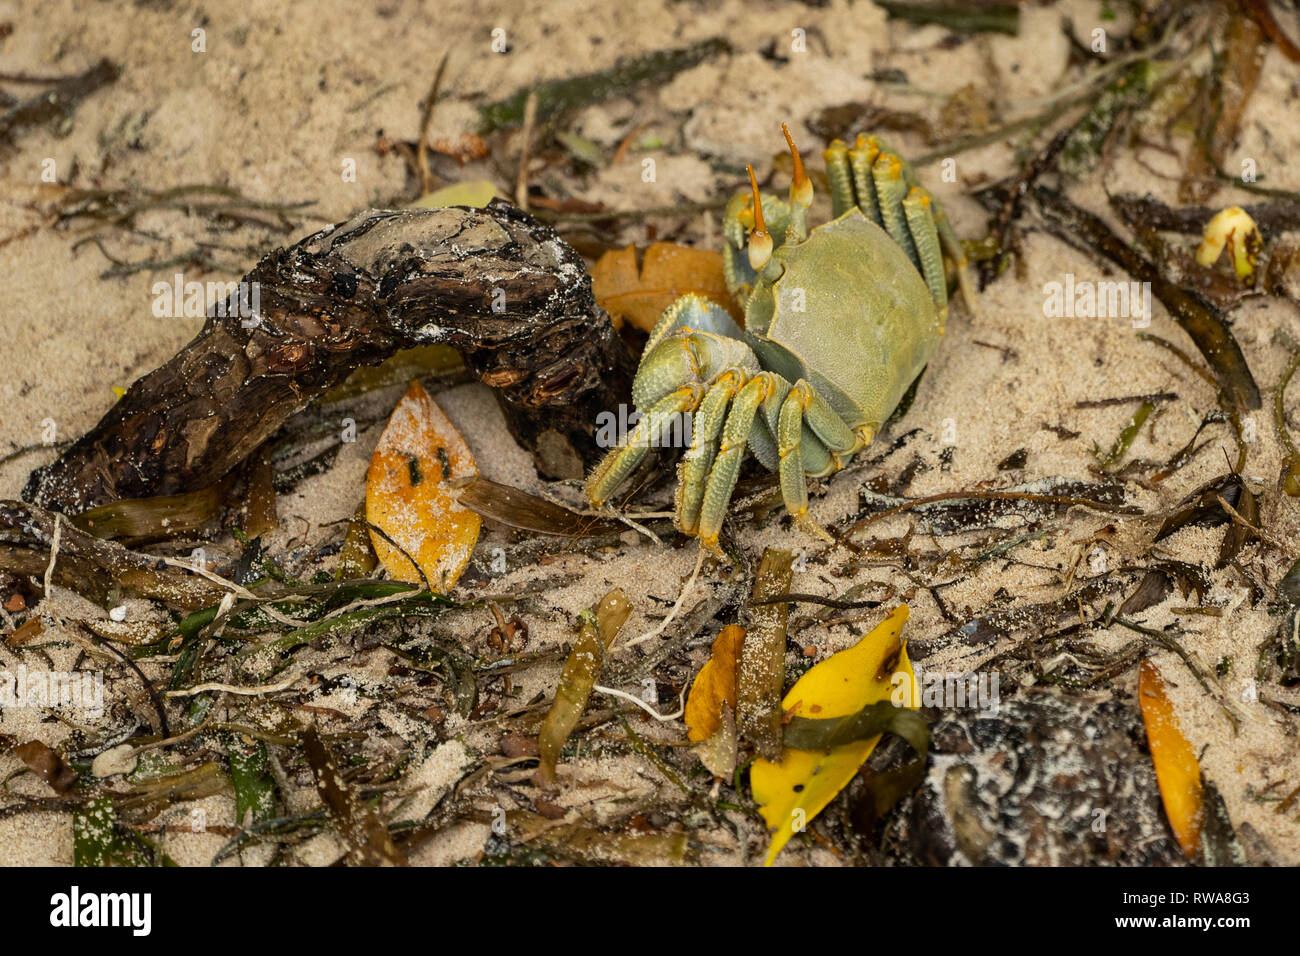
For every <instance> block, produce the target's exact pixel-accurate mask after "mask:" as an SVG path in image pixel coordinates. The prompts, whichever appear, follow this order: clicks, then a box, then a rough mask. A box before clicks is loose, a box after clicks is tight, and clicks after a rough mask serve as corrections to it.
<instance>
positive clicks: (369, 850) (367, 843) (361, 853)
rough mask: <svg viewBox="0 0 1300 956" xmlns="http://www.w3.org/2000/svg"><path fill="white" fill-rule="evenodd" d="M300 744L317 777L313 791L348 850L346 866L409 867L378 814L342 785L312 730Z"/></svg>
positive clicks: (340, 776)
mask: <svg viewBox="0 0 1300 956" xmlns="http://www.w3.org/2000/svg"><path fill="white" fill-rule="evenodd" d="M302 744H303V750H304V752H305V753H306V755H307V763H308V764H310V766H311V771H312V774H314V775H315V777H316V791H317V792H318V793H319V794H320V797H321V801H322V802H323V803H324V804H325V809H326V810H327V811H328V812H329V815H330V819H332V820H333V821H334V825H335V826H336V827H337V828H338V832H339V837H340V838H341V839H342V840H343V845H344V846H345V847H347V851H348V862H349V863H351V864H353V865H354V866H407V865H409V864H408V861H407V859H406V857H405V856H404V855H403V854H402V852H401V851H400V850H399V849H397V846H396V845H395V844H394V843H393V838H392V837H390V836H389V835H388V828H387V827H386V826H384V821H383V820H381V819H380V817H379V814H378V813H376V812H375V810H374V809H373V808H372V807H370V806H369V805H368V804H367V803H366V802H365V801H364V800H362V799H361V796H360V795H359V794H358V793H357V792H356V791H355V790H353V789H352V788H351V787H349V786H348V785H347V784H346V783H345V782H344V780H343V774H342V771H341V770H340V769H339V765H338V763H337V762H336V761H335V759H334V755H333V754H332V753H330V751H329V748H328V747H327V746H326V745H325V741H323V740H321V739H320V735H319V734H317V733H316V730H315V728H311V727H309V728H307V730H305V731H303V734H302Z"/></svg>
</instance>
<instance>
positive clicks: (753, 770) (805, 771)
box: [749, 604, 920, 866]
mask: <svg viewBox="0 0 1300 956" xmlns="http://www.w3.org/2000/svg"><path fill="white" fill-rule="evenodd" d="M908 613H909V612H908V608H907V605H906V604H902V605H899V606H898V607H896V608H895V609H894V610H893V611H891V612H890V614H889V616H888V617H886V618H885V619H884V620H883V621H881V622H880V624H878V625H877V626H876V627H875V629H874V630H872V631H871V633H870V634H868V635H867V636H866V637H864V638H862V640H860V641H858V643H856V644H854V645H853V646H852V647H850V648H848V649H847V650H843V651H840V652H839V653H838V654H833V655H831V656H830V657H828V658H827V659H826V660H824V661H822V662H821V663H820V664H818V665H817V666H816V667H814V668H812V669H811V670H810V671H808V673H806V674H804V675H803V677H801V678H799V680H798V681H796V682H795V685H794V687H792V688H790V692H789V693H788V694H786V695H785V699H784V700H783V701H782V702H781V706H782V707H783V708H784V709H785V712H786V714H787V715H788V716H791V717H812V718H816V719H822V720H824V719H828V718H831V717H847V716H849V715H850V714H855V713H857V712H858V711H860V710H862V708H864V707H867V706H869V705H871V704H874V703H876V702H877V701H880V700H884V699H886V698H889V697H891V696H893V697H894V699H895V701H896V702H897V701H898V700H900V699H901V700H902V701H903V703H904V705H905V706H908V707H911V708H913V709H914V708H916V707H917V706H918V705H919V703H920V694H919V693H918V692H917V691H918V689H917V687H916V675H915V674H913V672H912V664H911V662H910V661H909V660H908V659H907V646H906V642H905V641H903V639H902V633H903V624H904V622H906V621H907V618H908ZM895 674H902V675H905V677H903V678H902V679H901V680H899V681H895V676H894V675H895ZM903 681H906V682H907V687H905V688H904V687H902V686H901V684H902V682H903ZM896 685H899V686H897V687H896ZM895 690H896V691H897V692H896V693H894V691H895ZM879 741H880V737H879V735H877V736H875V737H871V738H868V739H867V740H858V741H854V742H853V743H848V744H842V745H841V746H838V747H834V748H832V749H831V750H830V751H815V750H796V749H794V748H793V747H786V748H784V749H783V750H782V751H781V762H780V763H772V762H771V761H769V760H764V759H763V758H761V757H760V758H758V759H757V760H755V761H754V763H753V765H752V766H751V767H750V770H749V783H750V786H751V788H752V789H753V792H754V800H755V801H757V803H758V805H759V812H760V813H762V815H763V819H764V820H765V821H766V822H767V826H768V829H769V830H770V831H771V832H772V843H771V845H770V846H769V847H768V851H767V860H766V862H765V864H764V865H766V866H771V865H772V861H773V860H774V859H776V855H777V854H778V853H780V852H781V848H782V847H784V846H785V844H786V842H787V841H788V840H789V839H790V837H791V836H793V835H794V833H795V831H796V830H799V831H802V830H803V829H804V828H805V827H806V826H807V824H808V823H809V822H811V821H812V818H813V817H815V816H817V814H818V813H820V812H821V811H822V809H823V808H825V806H826V805H827V804H828V803H830V802H831V800H833V799H835V795H836V794H837V793H839V792H840V791H841V790H842V789H844V786H845V785H846V784H847V783H848V782H849V781H850V780H852V779H853V775H854V774H856V773H857V772H858V768H859V767H861V766H862V764H863V763H864V762H865V761H866V759H867V758H868V757H869V756H871V751H872V750H874V749H875V747H876V744H877V743H878V742H879Z"/></svg>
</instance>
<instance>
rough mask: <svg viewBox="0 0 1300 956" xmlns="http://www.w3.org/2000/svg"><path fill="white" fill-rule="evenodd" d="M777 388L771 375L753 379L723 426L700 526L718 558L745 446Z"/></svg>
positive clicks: (706, 544) (704, 541) (705, 541)
mask: <svg viewBox="0 0 1300 956" xmlns="http://www.w3.org/2000/svg"><path fill="white" fill-rule="evenodd" d="M773 387H774V383H773V376H772V373H771V372H760V373H759V374H758V375H756V376H754V378H752V379H750V380H749V382H748V383H746V384H745V386H744V387H743V388H742V389H741V390H740V392H739V393H738V394H737V395H736V399H735V401H734V402H732V405H731V411H730V412H728V413H727V421H726V423H725V424H724V425H723V426H722V439H721V441H720V442H719V443H718V455H717V458H716V459H715V460H714V462H713V468H712V469H710V471H709V480H708V484H707V485H706V486H705V488H704V503H703V506H702V507H701V508H700V526H699V533H700V543H701V544H702V545H704V547H706V548H707V549H708V550H710V551H712V552H713V553H714V554H716V555H721V553H722V551H721V549H720V548H719V547H718V533H719V532H720V531H721V530H722V519H723V518H725V517H726V515H727V504H728V503H729V502H730V501H731V493H732V491H734V490H735V488H736V478H737V477H738V476H739V474H740V462H741V459H742V458H743V457H744V454H745V444H746V443H747V442H748V441H749V433H750V430H751V429H752V428H753V426H754V415H755V413H757V411H758V408H759V406H760V405H762V404H763V402H764V401H765V400H766V399H767V397H768V395H770V394H771V392H772V389H773Z"/></svg>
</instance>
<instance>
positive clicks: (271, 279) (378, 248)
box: [23, 202, 633, 513]
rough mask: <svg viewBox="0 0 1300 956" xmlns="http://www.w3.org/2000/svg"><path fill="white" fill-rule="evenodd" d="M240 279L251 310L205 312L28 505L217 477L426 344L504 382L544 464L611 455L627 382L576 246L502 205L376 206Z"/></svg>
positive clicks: (519, 426)
mask: <svg viewBox="0 0 1300 956" xmlns="http://www.w3.org/2000/svg"><path fill="white" fill-rule="evenodd" d="M244 282H245V283H247V284H248V287H249V288H251V287H252V286H251V284H252V283H258V288H259V292H260V308H259V312H258V314H257V316H256V317H255V318H253V319H247V318H240V317H238V316H235V315H229V314H214V315H210V316H209V318H208V321H207V323H206V324H205V325H204V327H203V329H202V330H201V331H200V332H199V334H198V336H197V337H195V339H194V340H193V341H192V342H190V343H189V344H188V345H187V346H185V348H184V349H182V350H181V351H180V352H179V353H177V354H176V356H174V357H173V358H172V359H171V360H170V361H169V362H167V363H166V364H165V365H163V366H162V367H161V368H158V369H156V370H155V371H153V372H150V373H149V374H148V375H146V376H144V377H143V378H141V379H139V380H138V381H136V382H135V384H134V385H132V386H131V388H130V389H129V390H128V391H127V393H126V394H125V395H124V396H123V397H122V399H121V400H120V401H119V402H117V404H115V405H114V406H113V408H112V410H110V411H109V413H108V414H107V415H105V416H104V418H103V419H102V420H101V421H100V422H99V424H98V425H96V426H95V427H94V428H93V429H92V430H91V431H90V432H89V433H88V434H86V435H85V436H84V437H82V438H81V439H80V440H79V441H77V442H76V443H75V444H73V445H72V446H71V447H69V448H68V449H67V450H65V451H64V453H63V454H62V455H61V456H60V457H59V458H58V459H57V460H56V461H55V462H53V463H52V464H50V465H48V466H46V467H44V468H40V469H37V470H36V471H34V472H33V473H32V475H31V477H30V479H29V480H28V483H27V486H26V488H25V489H24V491H23V497H24V498H25V499H27V500H29V501H32V502H35V503H37V504H40V505H42V506H44V507H48V508H53V509H55V510H58V511H63V512H67V513H75V512H79V511H82V510H84V509H86V508H90V507H93V506H95V505H99V504H103V503H105V502H108V501H114V500H117V499H120V498H143V497H150V496H154V495H170V494H177V493H181V492H186V491H192V490H195V489H198V488H203V487H206V486H208V485H211V484H212V483H213V482H214V481H217V480H218V479H220V478H221V477H222V476H223V475H225V474H226V473H228V472H229V471H230V470H231V469H232V468H234V467H235V466H236V465H238V464H239V463H240V462H241V461H243V460H244V459H245V458H246V457H247V456H248V455H249V454H251V453H252V452H253V450H254V449H256V448H257V447H258V446H259V445H260V444H261V443H262V442H264V441H265V440H266V439H268V438H269V437H270V436H271V435H272V434H274V432H275V431H276V429H278V428H279V427H280V426H281V425H282V424H283V423H284V421H285V419H287V418H288V417H289V416H290V415H292V414H293V413H294V412H297V411H299V410H300V409H302V408H303V407H304V406H305V405H306V404H307V403H308V402H310V401H311V400H312V399H313V398H315V397H316V396H318V395H320V394H321V393H322V392H324V391H325V390H327V389H329V388H330V387H332V386H334V385H337V384H338V383H339V382H341V381H342V380H343V379H344V378H346V377H347V375H348V374H349V373H350V372H352V371H353V370H354V369H356V368H358V367H359V366H363V365H372V364H377V363H379V362H381V361H383V360H384V359H385V358H386V357H388V356H389V355H391V354H392V353H393V352H395V351H396V350H398V349H401V348H409V347H412V346H416V345H425V344H430V343H443V344H446V345H450V346H453V347H455V348H456V349H459V350H460V351H461V353H462V354H463V355H464V357H465V362H466V364H467V366H468V367H469V368H470V370H471V371H472V372H473V373H474V374H475V375H477V376H478V378H479V379H480V380H482V381H483V382H486V383H487V384H488V385H491V386H493V387H494V388H495V389H497V391H498V394H499V396H500V399H501V404H502V407H503V409H504V411H505V415H506V420H507V423H508V424H509V426H510V428H511V431H512V432H513V433H514V435H515V437H516V438H517V439H518V440H519V441H520V442H521V443H522V444H523V445H524V446H525V447H527V448H529V449H530V450H532V451H533V453H534V456H535V458H536V459H537V462H538V466H539V468H540V469H541V470H542V471H543V473H545V474H548V475H550V476H553V477H575V476H578V475H580V474H581V472H582V470H583V468H584V466H585V465H587V464H589V463H591V462H592V461H594V460H595V459H596V457H597V456H598V455H599V454H600V449H599V448H597V446H596V441H595V428H596V416H597V414H598V413H599V412H601V411H603V410H605V409H610V408H614V407H615V406H616V405H617V403H618V402H620V401H626V396H627V395H628V392H629V389H630V386H631V377H632V372H633V366H632V360H631V357H630V356H629V355H628V353H627V351H626V350H625V349H624V348H623V346H622V343H621V342H620V341H619V339H618V337H617V335H616V334H615V333H614V330H613V328H612V327H611V326H610V324H609V321H608V319H607V317H606V316H605V314H604V313H603V312H602V311H601V310H600V309H599V308H598V307H597V306H596V304H595V300H594V299H593V297H592V294H591V281H590V277H589V276H588V275H587V272H586V269H585V268H584V266H583V262H582V260H581V259H580V258H579V256H578V254H577V253H576V252H574V251H573V250H572V249H571V248H570V247H569V246H568V245H566V244H565V243H564V242H563V240H561V239H560V238H559V237H558V236H557V235H556V234H555V233H554V232H553V231H552V230H551V229H549V228H548V227H546V226H543V225H541V224H539V223H537V222H536V221H535V220H533V219H531V218H529V217H528V216H527V215H525V214H524V213H522V212H520V211H519V210H517V209H515V208H514V207H513V206H510V205H509V204H507V203H502V202H495V203H493V204H492V205H491V206H489V207H488V208H486V209H463V208H450V209H432V210H427V209H408V210H371V211H368V212H365V213H362V214H360V215H358V216H356V217H355V218H353V219H351V220H349V221H347V222H344V223H340V224H339V225H337V226H331V227H329V228H327V229H323V230H321V231H320V232H318V233H316V234H315V235H312V236H309V237H307V238H306V239H304V240H302V241H301V242H298V243H297V244H295V245H292V246H288V247H286V248H283V249H278V250H276V251H275V252H272V253H271V254H270V255H268V256H266V258H264V259H263V260H262V261H261V262H259V263H258V264H257V266H256V267H255V268H254V269H253V270H252V271H251V272H250V273H248V275H247V276H245V278H244ZM234 298H235V297H233V296H232V299H231V305H230V306H229V307H228V308H227V309H223V310H221V312H222V313H226V312H234V311H236V309H235V307H234V305H233V302H234ZM213 311H214V312H216V311H217V310H213ZM245 326H251V327H245Z"/></svg>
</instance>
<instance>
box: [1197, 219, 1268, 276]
mask: <svg viewBox="0 0 1300 956" xmlns="http://www.w3.org/2000/svg"><path fill="white" fill-rule="evenodd" d="M1261 244H1262V240H1261V238H1260V234H1259V227H1258V226H1257V225H1255V220H1253V219H1251V218H1250V214H1249V213H1248V212H1246V210H1244V209H1242V208H1241V207H1240V206H1229V207H1228V208H1227V209H1223V210H1220V211H1219V212H1218V213H1216V214H1215V216H1214V218H1213V219H1211V220H1210V221H1209V222H1207V223H1206V224H1205V231H1204V233H1203V234H1202V235H1201V244H1200V245H1199V246H1197V247H1196V261H1197V262H1198V263H1199V264H1200V265H1203V266H1212V265H1214V263H1215V262H1217V261H1218V259H1219V256H1221V255H1222V254H1223V249H1224V247H1225V246H1226V247H1227V249H1228V253H1229V255H1231V257H1232V268H1233V269H1234V270H1236V273H1237V278H1239V279H1241V280H1242V281H1243V282H1245V283H1246V285H1254V284H1255V266H1256V264H1257V263H1258V261H1259V250H1260V246H1261Z"/></svg>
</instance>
